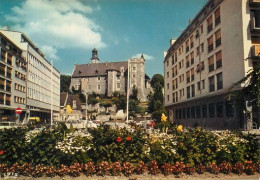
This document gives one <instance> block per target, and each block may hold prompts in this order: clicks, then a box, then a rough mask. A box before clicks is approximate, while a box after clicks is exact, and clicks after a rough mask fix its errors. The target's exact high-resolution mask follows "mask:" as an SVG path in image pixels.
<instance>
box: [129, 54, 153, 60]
mask: <svg viewBox="0 0 260 180" xmlns="http://www.w3.org/2000/svg"><path fill="white" fill-rule="evenodd" d="M141 55H142V53H139V54H136V55H133V56H132V58H140V57H141ZM143 56H144V59H145V60H148V61H150V60H153V59H154V57H153V56H149V55H148V54H143Z"/></svg>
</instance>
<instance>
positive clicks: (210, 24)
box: [207, 15, 213, 33]
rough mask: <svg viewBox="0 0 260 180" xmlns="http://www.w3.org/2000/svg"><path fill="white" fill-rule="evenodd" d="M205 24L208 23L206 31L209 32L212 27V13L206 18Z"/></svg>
mask: <svg viewBox="0 0 260 180" xmlns="http://www.w3.org/2000/svg"><path fill="white" fill-rule="evenodd" d="M207 24H208V33H209V32H210V31H211V30H212V29H213V20H212V15H211V16H210V17H209V18H208V19H207Z"/></svg>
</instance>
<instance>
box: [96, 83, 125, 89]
mask: <svg viewBox="0 0 260 180" xmlns="http://www.w3.org/2000/svg"><path fill="white" fill-rule="evenodd" d="M117 84H119V83H117ZM119 85H120V84H119ZM98 90H100V85H98Z"/></svg>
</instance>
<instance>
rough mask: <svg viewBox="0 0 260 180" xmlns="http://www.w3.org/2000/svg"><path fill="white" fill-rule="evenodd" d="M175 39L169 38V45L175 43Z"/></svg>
mask: <svg viewBox="0 0 260 180" xmlns="http://www.w3.org/2000/svg"><path fill="white" fill-rule="evenodd" d="M175 41H176V39H171V40H170V47H171V46H172V45H173V44H174V43H175Z"/></svg>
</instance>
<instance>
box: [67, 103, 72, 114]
mask: <svg viewBox="0 0 260 180" xmlns="http://www.w3.org/2000/svg"><path fill="white" fill-rule="evenodd" d="M66 111H67V113H68V114H71V113H72V109H71V107H70V105H67V107H66Z"/></svg>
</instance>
